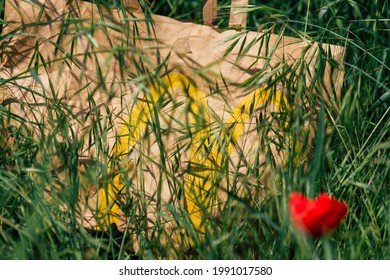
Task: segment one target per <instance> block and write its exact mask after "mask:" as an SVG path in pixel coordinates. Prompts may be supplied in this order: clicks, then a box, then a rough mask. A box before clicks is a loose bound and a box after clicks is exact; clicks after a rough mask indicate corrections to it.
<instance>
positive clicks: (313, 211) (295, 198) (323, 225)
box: [289, 192, 348, 237]
mask: <svg viewBox="0 0 390 280" xmlns="http://www.w3.org/2000/svg"><path fill="white" fill-rule="evenodd" d="M289 210H290V216H291V220H292V222H293V223H294V224H295V226H296V227H297V228H299V229H300V230H302V231H304V232H306V233H308V234H310V235H312V236H313V237H320V236H322V235H324V234H326V233H328V232H330V231H331V230H333V229H335V228H337V227H338V226H339V225H340V224H341V222H342V221H343V219H344V218H345V216H346V215H347V212H348V206H347V204H346V203H345V202H340V201H338V200H336V199H334V198H332V197H331V196H329V195H328V194H320V195H319V196H318V197H317V198H316V199H314V200H313V199H308V198H307V197H305V196H303V195H302V194H300V193H296V192H293V193H291V194H290V198H289Z"/></svg>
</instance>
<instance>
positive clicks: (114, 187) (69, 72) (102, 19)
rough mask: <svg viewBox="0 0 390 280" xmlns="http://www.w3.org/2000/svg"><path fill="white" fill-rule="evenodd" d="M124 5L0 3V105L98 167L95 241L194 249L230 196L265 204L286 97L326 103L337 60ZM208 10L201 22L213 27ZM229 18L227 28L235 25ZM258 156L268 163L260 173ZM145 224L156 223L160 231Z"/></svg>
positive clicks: (88, 217)
mask: <svg viewBox="0 0 390 280" xmlns="http://www.w3.org/2000/svg"><path fill="white" fill-rule="evenodd" d="M206 2H208V1H206ZM212 2H213V3H216V1H215V2H214V1H212ZM233 2H240V1H233ZM242 2H245V1H242ZM131 3H133V4H131ZM212 5H215V4H212ZM125 7H126V8H128V9H127V10H121V9H109V8H106V7H103V6H96V5H94V4H91V3H88V2H82V1H63V0H46V1H44V0H40V1H34V2H30V1H29V2H25V1H16V0H7V1H6V6H5V22H6V23H7V24H6V25H5V26H4V28H3V32H2V35H3V36H4V37H3V38H4V39H3V41H2V42H1V47H2V51H1V68H0V76H1V78H2V86H1V99H2V100H1V101H3V103H4V102H5V103H7V104H8V105H7V106H9V107H10V110H11V111H12V112H13V113H14V114H16V115H18V116H20V117H21V119H23V120H24V124H25V125H28V126H29V127H30V128H31V129H32V130H34V131H35V133H36V136H37V137H40V135H42V134H47V135H51V134H52V133H53V131H55V130H56V128H57V126H58V123H59V122H63V121H64V120H65V121H66V123H67V127H68V128H69V130H68V132H69V134H67V133H62V132H60V133H58V134H56V137H55V138H56V141H58V142H61V141H69V138H70V139H71V140H72V141H76V139H77V141H76V142H77V143H79V145H81V148H80V149H79V155H78V156H79V158H80V162H82V160H85V162H90V161H91V160H94V161H95V162H107V156H109V157H108V158H109V159H110V162H109V164H107V166H108V167H107V170H106V171H105V172H103V174H102V177H101V178H100V179H99V180H98V181H95V182H94V183H92V184H91V182H89V183H88V184H87V185H85V186H83V188H84V191H83V192H81V193H80V200H79V201H80V207H81V208H80V211H79V217H80V220H81V221H80V223H81V224H82V225H83V226H85V227H90V228H95V229H99V230H105V229H107V227H108V225H109V224H110V223H115V224H116V225H117V227H118V228H120V229H121V230H125V229H126V231H127V232H129V233H130V234H132V236H134V238H135V244H138V243H137V240H142V239H144V238H146V239H148V238H158V239H160V240H161V242H164V243H165V244H171V246H173V247H174V246H178V244H180V243H182V242H185V241H186V234H188V231H191V230H192V233H191V234H192V237H191V238H189V237H188V238H187V242H189V243H193V239H194V238H195V239H196V238H197V237H196V236H198V235H197V234H199V235H200V236H201V235H202V234H203V233H204V231H205V227H206V226H207V220H208V219H211V218H212V216H214V215H218V212H220V211H223V209H224V207H225V205H224V203H225V201H226V199H227V197H228V196H229V194H230V193H234V195H237V196H243V197H256V196H257V197H259V196H261V195H263V188H264V186H266V185H267V184H269V182H270V181H272V172H273V170H274V169H275V168H276V167H277V166H281V165H283V162H284V161H285V154H284V150H285V149H286V144H285V143H286V140H285V139H288V136H285V135H284V134H283V133H284V132H285V131H286V126H287V119H286V117H283V112H285V111H287V109H289V108H291V106H294V104H292V103H289V101H288V95H289V94H290V93H291V92H290V91H292V90H293V87H295V86H301V87H302V86H303V87H305V88H307V89H308V90H310V92H308V94H311V92H312V94H321V95H322V96H323V98H324V100H325V103H326V104H330V106H333V104H334V100H335V99H337V98H338V96H339V92H340V88H341V85H342V81H343V68H342V59H343V57H344V51H345V50H344V48H343V47H340V46H335V45H328V44H319V43H317V42H313V41H306V40H304V39H302V38H292V37H287V36H282V35H275V34H271V33H270V32H265V33H260V32H259V33H257V32H239V31H235V30H227V31H224V32H218V31H216V30H214V29H212V28H210V27H209V26H203V25H197V24H193V23H183V22H179V21H176V20H174V19H170V18H167V17H162V16H158V15H152V17H151V18H146V17H145V16H144V14H142V9H140V6H134V1H128V2H127V4H126V5H125ZM134 7H135V8H134ZM205 7H207V6H206V5H205ZM212 7H213V8H212V10H211V15H212V17H211V19H212V20H211V21H210V22H207V21H206V22H205V24H207V25H212V26H213V25H214V22H215V21H213V18H214V17H215V12H214V11H215V6H212ZM237 7H238V6H237ZM133 8H134V9H135V10H132V9H133ZM236 11H237V10H235V9H232V16H231V23H232V25H240V26H245V21H246V19H245V16H244V17H241V15H242V14H235V12H236ZM205 15H206V16H207V14H205ZM235 15H240V17H239V19H238V20H237V18H236V19H235ZM321 57H322V60H323V63H321V62H320V61H321V59H320V58H321ZM319 68H320V70H319ZM281 73H284V74H283V77H284V78H283V80H279V79H278V77H280V75H281ZM303 73H304V77H303V76H301V75H302V74H303ZM318 73H320V77H319V78H318ZM159 77H162V78H161V79H159ZM302 77H303V78H302ZM151 80H152V82H150V81H151ZM286 80H288V81H289V85H290V86H287V85H286V82H285V81H286ZM318 81H320V82H318ZM302 83H303V84H302ZM243 85H245V86H243ZM318 89H320V90H319V91H318ZM319 92H320V93H319ZM5 103H4V104H5ZM59 104H60V105H61V106H60V107H59V106H58V105H59ZM58 108H61V109H58ZM312 109H313V108H312ZM53 112H57V114H53ZM263 121H265V122H266V123H268V124H270V123H271V124H272V129H271V127H270V126H262V125H259V123H260V124H261V123H262V122H263ZM96 123H100V124H101V125H102V126H101V127H103V128H102V130H100V131H97V128H96ZM156 124H158V125H156ZM286 137H287V138H286ZM282 142H283V143H282ZM287 142H288V141H287ZM270 157H271V158H273V159H274V163H273V164H265V165H264V163H266V161H265V159H266V158H270ZM54 162H55V164H60V163H58V162H56V161H55V159H54ZM256 166H257V167H256ZM85 168H86V169H87V168H88V166H86V167H83V166H80V170H83V169H85ZM250 168H258V169H259V172H258V176H257V177H245V176H244V175H245V174H247V173H248V172H247V171H248V169H250ZM60 176H63V177H64V179H65V180H66V176H67V175H66V174H60ZM186 215H187V219H186V218H185V216H186ZM135 220H137V221H139V223H134V222H133V221H135ZM156 224H160V225H161V224H164V225H165V228H166V231H165V233H164V234H161V232H156V228H155V225H156ZM188 240H189V241H188ZM191 240H192V241H191ZM137 246H138V245H135V247H137ZM167 246H168V245H167ZM168 247H169V246H168Z"/></svg>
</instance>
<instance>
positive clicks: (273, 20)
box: [0, 0, 390, 259]
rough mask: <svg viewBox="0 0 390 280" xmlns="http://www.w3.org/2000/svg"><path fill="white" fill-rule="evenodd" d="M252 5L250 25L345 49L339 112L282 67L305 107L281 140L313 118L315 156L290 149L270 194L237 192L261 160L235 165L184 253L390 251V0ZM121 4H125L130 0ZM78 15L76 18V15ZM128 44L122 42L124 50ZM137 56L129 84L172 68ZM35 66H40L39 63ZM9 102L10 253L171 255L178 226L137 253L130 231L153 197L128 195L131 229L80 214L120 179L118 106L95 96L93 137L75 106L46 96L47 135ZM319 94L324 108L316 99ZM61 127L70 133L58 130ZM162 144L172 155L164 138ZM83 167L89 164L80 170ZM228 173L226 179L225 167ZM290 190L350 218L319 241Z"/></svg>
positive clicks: (1, 206) (3, 201)
mask: <svg viewBox="0 0 390 280" xmlns="http://www.w3.org/2000/svg"><path fill="white" fill-rule="evenodd" d="M1 2H3V1H1ZM100 2H104V1H100ZM116 2H118V1H116ZM149 2H152V3H154V5H152V7H151V12H152V13H157V14H162V15H166V16H170V17H173V18H177V19H180V20H185V21H194V22H197V23H200V22H201V2H202V1H183V0H171V1H170V0H164V1H149ZM219 2H221V9H220V10H219V16H220V17H219V18H220V20H219V28H220V29H226V28H227V20H228V11H229V9H228V3H229V1H219ZM257 2H261V4H256V3H257ZM250 4H252V5H253V6H251V7H250V9H248V12H249V14H248V30H252V31H256V30H265V29H267V28H268V29H270V30H271V29H272V32H276V33H281V32H284V35H291V36H296V37H298V36H305V37H307V38H310V39H313V40H315V41H319V42H324V43H332V44H338V45H342V46H345V47H346V49H347V55H346V57H345V78H344V84H343V88H342V91H341V97H340V99H339V100H335V105H336V109H335V110H336V112H337V113H335V112H333V111H332V109H330V107H329V106H328V105H327V104H325V105H323V106H319V105H318V104H321V100H322V99H321V96H320V94H313V96H308V95H306V92H307V91H308V89H307V88H306V86H305V85H304V84H303V83H302V80H301V81H299V78H298V81H297V82H296V81H294V83H293V82H292V81H291V80H289V79H288V77H287V76H286V75H285V74H283V72H282V73H281V74H280V76H279V77H278V78H277V79H278V80H279V82H282V83H284V84H285V86H286V88H288V89H291V92H292V91H294V92H295V95H289V96H288V98H290V99H291V100H294V101H295V102H296V101H299V102H297V104H300V105H297V106H296V107H295V108H294V110H291V111H287V112H286V113H285V115H284V116H277V118H282V120H284V119H283V118H285V119H286V120H288V121H289V124H290V125H289V127H288V128H283V126H279V129H280V130H281V132H283V133H281V135H280V137H279V138H277V141H279V144H280V143H285V142H286V136H285V135H291V136H292V139H293V141H298V140H297V139H300V137H306V136H307V135H306V134H305V133H303V132H302V127H303V125H304V123H305V122H311V123H312V124H314V128H315V131H316V136H315V139H316V141H315V143H314V144H313V146H311V147H310V146H309V143H306V144H305V146H304V147H303V148H304V149H307V150H308V151H309V150H311V153H309V154H308V155H307V160H306V162H305V164H302V165H297V164H296V163H295V162H294V160H293V159H294V156H292V157H291V156H289V157H287V158H286V163H285V165H283V166H282V167H275V174H276V175H275V178H274V179H273V181H272V184H271V185H270V186H268V188H269V189H267V195H265V196H264V197H263V196H261V195H258V196H257V197H248V196H247V197H244V198H242V199H241V198H238V197H237V196H236V194H235V184H236V182H238V181H239V180H242V181H245V180H249V181H253V178H255V179H256V180H259V181H260V178H261V171H262V167H261V166H262V165H261V164H262V163H261V162H260V163H257V164H258V166H248V171H247V173H246V174H243V175H242V174H240V175H238V174H237V176H240V177H236V180H233V181H232V184H231V186H230V192H229V198H228V201H227V204H226V205H224V207H223V208H222V210H221V213H220V216H219V217H218V218H217V219H210V221H209V224H208V227H207V229H206V233H205V237H204V238H203V239H201V240H195V241H194V242H195V245H194V246H193V248H192V249H191V250H188V248H180V249H179V250H176V256H175V257H177V258H180V259H389V258H390V242H389V235H390V151H389V150H390V142H389V136H390V133H389V129H390V118H389V110H390V109H389V108H390V107H389V103H390V100H389V91H390V78H389V77H390V71H389V70H390V57H389V56H390V52H389V50H390V45H389V42H390V36H389V33H390V12H389V11H390V5H389V2H388V1H387V0H384V1H375V0H374V1H364V0H356V1H347V0H341V1H330V0H311V1H310V0H309V1H304V0H299V1H284V2H282V3H281V2H280V1H275V0H267V1H250ZM116 5H117V6H118V5H119V6H118V7H120V4H118V3H116ZM74 22H76V20H74ZM74 22H72V20H70V21H69V22H68V24H73V23H74ZM5 24H6V23H5ZM107 26H108V25H107ZM64 28H65V29H66V28H67V27H65V26H64ZM108 28H109V26H108ZM129 37H130V35H129ZM6 40H7V38H6V37H4V36H3V37H1V38H0V44H2V43H3V42H6ZM129 53H130V52H129V51H126V50H123V52H122V53H121V55H123V56H125V55H129ZM0 56H1V57H2V55H0ZM132 59H133V61H132V62H133V63H134V64H135V65H136V67H135V69H131V70H129V69H123V72H124V76H126V77H127V78H126V81H127V82H129V83H134V84H137V85H142V86H143V87H144V88H145V87H146V86H149V85H151V84H152V83H153V82H156V81H158V76H159V75H161V74H162V73H164V71H165V70H164V67H163V63H162V65H160V66H159V67H156V68H155V69H154V72H153V73H150V72H149V71H147V70H146V68H145V65H147V63H148V62H147V61H145V60H143V59H144V58H143V57H142V55H137V54H136V55H133V56H132ZM38 61H39V54H36V56H35V58H34V60H32V61H31V62H32V63H31V68H32V69H34V67H36V65H37V64H39V63H38ZM41 67H42V66H41ZM97 70H98V68H97ZM303 74H304V73H302V75H303ZM26 75H34V71H30V72H29V73H26ZM16 79H18V77H13V79H10V80H3V78H2V77H1V80H0V86H1V91H0V101H1V100H2V96H1V95H2V94H3V89H4V88H5V87H7V85H12V83H13V82H14V81H15V80H16ZM101 79H102V83H101V86H102V87H104V86H105V84H104V77H101ZM252 82H254V83H255V82H256V80H255V81H252ZM318 82H319V83H320V82H321V81H318ZM246 86H248V87H249V86H250V84H249V85H246ZM106 90H107V93H108V94H110V93H112V92H110V88H108V89H106ZM216 91H217V90H216ZM317 93H319V92H317ZM34 94H35V93H34ZM36 94H38V93H36ZM10 102H16V101H15V100H10V99H7V100H5V101H4V102H3V103H2V104H0V221H1V225H0V259H160V258H166V257H168V249H169V248H167V247H169V244H168V245H166V246H167V247H166V246H164V245H162V244H161V243H160V242H159V240H161V238H164V237H167V236H168V237H169V236H170V233H169V232H165V231H164V227H163V225H162V224H159V223H156V227H155V228H154V231H153V234H152V236H153V237H154V238H150V239H148V238H145V239H144V240H142V242H141V243H140V250H139V252H138V253H137V254H135V253H134V252H133V250H132V245H133V244H132V239H131V237H130V234H131V233H133V232H139V231H141V230H142V228H143V226H144V224H143V223H144V222H145V221H144V220H140V219H139V217H137V216H136V214H135V210H134V208H135V206H134V205H138V207H140V208H142V207H146V204H147V203H148V202H147V200H144V199H138V200H136V201H134V198H130V197H129V196H127V200H126V201H127V202H126V203H124V204H123V205H122V206H121V207H122V210H123V211H124V212H125V213H126V215H127V216H128V217H129V223H130V224H132V225H133V227H132V229H131V230H128V231H126V232H124V233H122V232H119V231H118V230H117V229H116V228H115V227H111V228H109V229H108V230H107V231H106V232H96V231H92V230H87V229H84V228H83V227H82V226H80V224H79V222H78V221H77V219H76V217H77V216H78V215H79V212H80V209H79V206H78V205H79V204H78V199H79V197H80V196H81V195H82V194H83V193H84V192H83V191H84V190H85V189H88V187H89V186H91V185H95V186H96V185H99V184H101V185H103V186H107V184H108V182H109V180H110V178H109V176H108V174H107V171H108V170H109V166H110V164H111V162H115V160H116V159H115V158H113V157H112V155H111V151H109V150H108V147H107V141H106V137H107V132H108V131H109V130H110V129H112V126H113V125H114V124H113V122H112V119H111V118H112V115H111V114H110V112H107V114H106V115H102V114H101V113H100V111H99V110H98V109H97V108H98V105H97V104H96V103H95V101H94V100H93V99H92V98H91V99H90V104H89V108H90V109H91V111H92V110H93V111H94V112H95V114H94V115H93V114H91V116H88V118H89V119H92V120H93V121H92V123H91V128H92V129H91V132H90V133H89V134H88V135H87V136H86V137H85V138H77V137H74V135H75V134H76V132H75V131H74V128H73V127H72V126H71V125H69V123H70V121H73V120H74V119H75V118H76V117H75V116H72V115H71V114H70V113H69V106H68V105H67V104H66V103H63V102H62V101H60V100H56V99H55V98H54V99H52V98H48V97H47V99H46V106H47V108H49V112H50V114H49V117H48V118H47V119H45V120H42V122H41V123H40V124H38V125H37V127H38V130H42V131H43V130H44V129H47V128H50V129H49V132H48V133H45V136H38V135H40V134H39V133H37V131H36V130H33V129H32V128H31V127H30V126H29V125H28V123H27V122H26V120H25V119H23V117H21V116H18V115H13V114H12V113H11V112H10V110H9V105H10ZM12 104H14V103H12ZM312 104H316V105H318V106H310V105H312ZM24 106H25V108H26V109H27V110H33V109H34V108H35V107H34V104H24ZM155 106H156V108H155V113H156V114H158V111H159V109H161V108H164V106H167V104H165V103H163V104H156V105H155ZM159 106H160V107H159ZM308 108H309V109H308ZM271 121H272V118H270V119H267V118H264V119H263V120H259V128H261V129H260V130H259V131H260V132H259V133H261V132H262V131H269V130H271V129H275V123H274V122H271ZM280 123H283V121H280ZM150 129H151V130H152V131H153V133H155V134H156V135H157V138H158V136H159V135H160V134H161V127H160V126H159V124H158V122H152V123H151V124H150ZM325 131H327V132H328V133H325ZM38 132H39V131H38ZM277 132H278V131H277ZM59 135H60V136H61V137H62V140H61V141H59V140H58V137H57V136H59ZM280 145H281V147H282V148H281V149H285V150H286V151H285V152H286V154H289V153H294V151H290V150H289V147H288V145H284V146H283V145H282V144H280ZM85 146H87V147H91V148H92V147H93V148H95V150H96V152H95V153H96V157H95V158H84V157H82V156H81V154H82V153H83V151H82V149H83V148H84V147H85ZM263 147H264V149H265V150H267V147H268V146H267V144H264V145H263ZM160 148H161V154H162V158H163V156H164V147H163V145H160ZM178 157H179V158H180V152H178ZM96 158H98V159H99V160H96ZM162 160H163V159H162ZM273 161H274V159H273V158H272V156H271V155H268V157H267V158H266V160H265V163H266V164H267V165H272V164H273ZM53 163H56V165H53ZM81 167H82V168H83V170H84V171H83V172H81V171H80V168H81ZM163 170H164V173H163V176H166V177H169V178H171V180H172V190H176V192H179V191H180V190H182V188H183V182H181V181H180V180H177V179H176V178H175V177H174V175H173V174H170V172H171V171H170V170H171V167H169V166H163ZM221 174H222V177H223V175H224V173H223V172H222V173H221ZM225 176H226V174H225ZM125 177H126V176H125ZM125 182H127V183H128V185H127V188H131V181H130V180H129V179H128V178H125ZM262 188H263V185H261V184H260V183H259V184H258V185H255V189H256V190H257V191H258V193H259V192H261V191H262ZM291 191H301V192H303V193H305V194H307V195H309V196H312V197H313V196H315V195H317V194H319V193H320V192H328V193H330V194H332V195H333V196H335V197H337V198H339V199H342V200H345V201H346V202H347V203H348V205H349V213H348V216H347V218H346V220H345V221H344V223H343V224H342V225H341V227H340V228H338V229H337V230H336V231H335V232H333V233H332V234H331V235H330V236H328V237H324V238H321V239H312V238H310V237H305V236H302V235H301V234H300V233H299V232H297V231H296V230H295V229H294V228H293V226H292V225H291V224H290V221H289V216H288V210H287V198H288V194H289V193H290V192H291ZM124 195H125V196H126V194H124ZM178 195H179V194H178ZM48 197H50V199H48ZM65 209H66V210H65ZM171 211H172V213H173V215H174V217H175V219H176V222H177V223H179V224H180V225H181V226H183V227H188V230H189V231H190V232H191V229H190V227H189V217H188V215H187V214H186V213H185V211H180V209H177V208H175V207H173V206H172V209H171ZM136 219H137V220H136Z"/></svg>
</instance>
